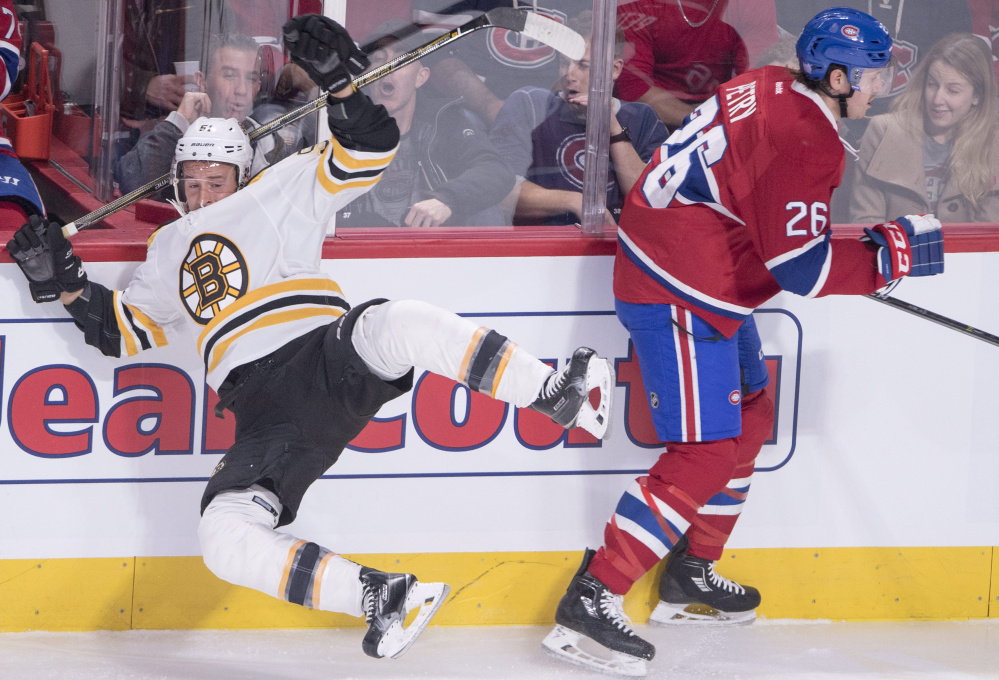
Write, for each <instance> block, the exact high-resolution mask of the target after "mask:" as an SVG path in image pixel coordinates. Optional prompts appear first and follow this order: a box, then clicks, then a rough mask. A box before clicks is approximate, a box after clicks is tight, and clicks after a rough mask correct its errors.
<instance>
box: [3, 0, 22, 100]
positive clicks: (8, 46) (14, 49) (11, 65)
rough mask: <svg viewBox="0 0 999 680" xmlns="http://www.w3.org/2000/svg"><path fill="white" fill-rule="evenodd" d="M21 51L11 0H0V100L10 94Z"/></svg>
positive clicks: (19, 31) (18, 31)
mask: <svg viewBox="0 0 999 680" xmlns="http://www.w3.org/2000/svg"><path fill="white" fill-rule="evenodd" d="M20 51H21V26H20V24H19V23H18V21H17V15H15V14H14V2H13V0H0V101H2V100H3V99H4V98H5V97H6V96H7V95H8V94H10V89H11V86H13V84H14V79H15V78H17V62H18V55H19V53H20Z"/></svg>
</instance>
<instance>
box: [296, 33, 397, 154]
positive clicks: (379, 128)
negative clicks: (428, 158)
mask: <svg viewBox="0 0 999 680" xmlns="http://www.w3.org/2000/svg"><path fill="white" fill-rule="evenodd" d="M284 43H285V46H287V48H288V51H289V53H290V54H291V59H292V61H293V62H295V63H296V64H298V65H299V66H301V67H302V69H303V70H305V72H306V73H308V74H309V77H311V78H312V80H313V81H315V82H316V83H317V84H318V85H319V86H320V87H321V88H323V89H324V90H326V91H327V92H329V93H330V98H329V102H328V104H327V107H326V112H327V115H328V116H329V125H330V130H331V131H332V132H333V136H334V138H335V139H336V141H337V142H339V144H340V145H341V146H343V147H344V148H346V149H351V150H355V151H361V152H365V151H367V152H376V153H377V152H388V151H392V150H394V149H395V147H396V146H397V145H398V144H399V127H398V126H397V125H396V123H395V120H394V119H393V118H391V117H390V116H389V115H388V112H387V111H386V110H385V107H384V106H375V104H373V103H372V101H371V99H369V98H368V96H367V95H365V94H363V93H362V92H360V91H357V90H355V89H354V87H353V85H352V84H351V76H352V75H353V76H356V75H360V74H361V73H362V72H363V71H364V70H365V69H366V68H367V67H368V65H369V62H368V59H367V57H366V56H365V55H364V53H363V52H361V51H360V50H359V49H358V48H357V46H356V45H355V44H354V41H353V39H352V38H351V37H350V34H349V33H347V30H346V29H345V28H343V26H341V25H340V24H338V23H336V22H335V21H333V20H332V19H329V18H327V17H324V16H319V15H315V14H309V15H303V16H297V17H294V18H292V19H291V20H289V21H288V23H286V24H285V25H284Z"/></svg>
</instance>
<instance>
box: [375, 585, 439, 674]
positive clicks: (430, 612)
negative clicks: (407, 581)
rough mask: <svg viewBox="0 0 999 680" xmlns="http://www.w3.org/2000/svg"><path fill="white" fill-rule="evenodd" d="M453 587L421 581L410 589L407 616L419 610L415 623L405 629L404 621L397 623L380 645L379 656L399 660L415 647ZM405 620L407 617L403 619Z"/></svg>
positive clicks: (390, 628)
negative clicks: (417, 639)
mask: <svg viewBox="0 0 999 680" xmlns="http://www.w3.org/2000/svg"><path fill="white" fill-rule="evenodd" d="M450 592H451V587H450V586H449V585H448V584H446V583H420V582H419V581H417V582H416V584H415V585H414V586H413V587H412V588H410V590H409V593H408V594H407V595H406V614H409V612H411V611H413V610H414V609H416V608H419V610H420V611H419V613H417V615H416V618H415V619H413V622H412V623H411V624H409V625H408V626H406V627H405V628H404V627H403V625H402V624H403V622H402V621H396V622H395V623H393V624H392V625H391V626H389V629H388V630H387V631H385V635H383V636H382V639H381V640H380V641H379V643H378V655H379V656H383V657H384V656H387V657H389V658H390V659H398V658H399V657H400V656H402V655H403V654H405V653H406V650H407V649H409V648H410V647H412V646H413V643H414V642H416V638H418V637H419V636H420V633H422V632H423V629H424V628H426V627H427V624H429V623H430V619H432V618H433V617H434V614H436V613H437V610H438V609H440V608H441V605H442V604H444V600H446V599H447V596H448V593H450ZM403 619H404V620H405V616H404V617H403Z"/></svg>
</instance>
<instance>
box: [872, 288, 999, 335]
mask: <svg viewBox="0 0 999 680" xmlns="http://www.w3.org/2000/svg"><path fill="white" fill-rule="evenodd" d="M867 297H868V298H870V299H871V300H875V301H877V302H880V303H881V304H884V305H888V306H889V307H894V308H895V309H900V310H902V311H903V312H908V313H909V314H913V315H914V316H918V317H921V318H923V319H926V320H927V321H932V322H933V323H937V324H940V325H941V326H945V327H947V328H950V329H951V330H955V331H957V332H958V333H964V334H965V335H970V336H971V337H973V338H975V339H976V340H981V341H982V342H987V343H989V344H990V345H995V346H997V347H999V336H995V335H992V334H991V333H986V332H985V331H983V330H979V329H977V328H975V327H974V326H969V325H968V324H966V323H961V322H960V321H955V320H954V319H950V318H947V317H946V316H943V315H942V314H937V313H936V312H931V311H930V310H928V309H923V308H922V307H919V306H918V305H914V304H912V303H911V302H905V301H904V300H899V299H898V298H893V297H889V296H887V295H885V296H883V297H882V296H880V295H868V296H867Z"/></svg>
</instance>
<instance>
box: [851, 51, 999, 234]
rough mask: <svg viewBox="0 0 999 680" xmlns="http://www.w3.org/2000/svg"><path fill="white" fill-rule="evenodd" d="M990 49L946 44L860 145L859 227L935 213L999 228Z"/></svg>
mask: <svg viewBox="0 0 999 680" xmlns="http://www.w3.org/2000/svg"><path fill="white" fill-rule="evenodd" d="M996 115H997V114H996V81H995V76H994V72H993V69H992V55H991V54H990V52H989V48H988V46H987V45H986V44H985V42H984V41H982V39H981V38H979V37H978V36H975V35H972V34H971V33H954V34H951V35H948V36H946V37H945V38H943V39H942V40H941V41H940V42H938V43H937V44H936V45H934V46H933V48H932V49H930V51H929V52H928V53H927V54H926V56H925V57H924V58H922V59H920V62H919V66H918V67H917V68H916V71H915V72H914V73H913V75H912V80H911V81H910V83H909V86H908V88H907V89H906V90H905V92H903V93H902V94H901V95H900V96H898V97H897V98H896V101H895V102H894V103H893V105H892V113H889V114H884V115H881V116H875V117H874V118H873V119H872V120H871V123H870V125H869V126H868V128H867V132H866V133H865V134H864V137H863V139H862V140H861V142H860V157H859V159H858V160H857V167H856V178H855V183H854V190H853V198H852V201H851V210H850V221H851V222H864V223H870V222H883V221H885V220H887V219H891V216H892V215H910V214H915V213H928V212H932V213H935V214H937V215H938V217H939V219H940V220H941V221H942V222H997V221H999V190H997V187H996V177H999V134H997V128H999V121H997V119H996Z"/></svg>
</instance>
